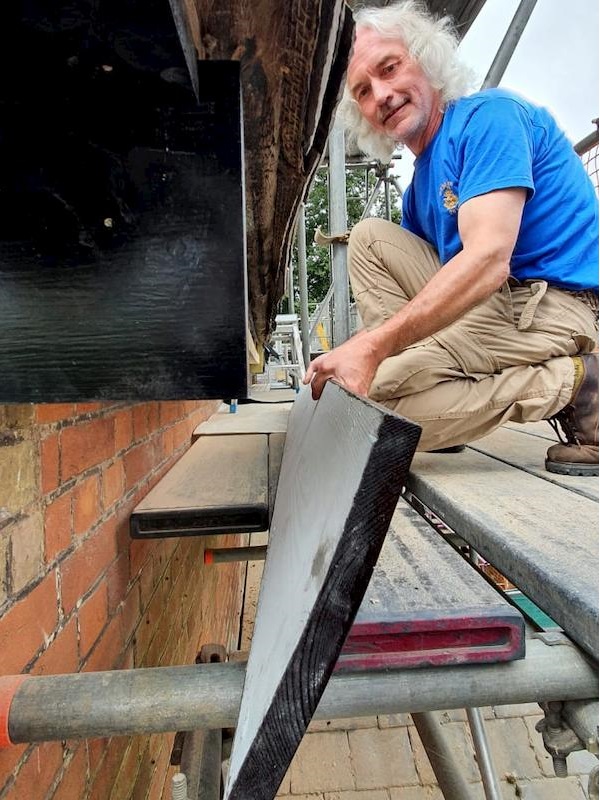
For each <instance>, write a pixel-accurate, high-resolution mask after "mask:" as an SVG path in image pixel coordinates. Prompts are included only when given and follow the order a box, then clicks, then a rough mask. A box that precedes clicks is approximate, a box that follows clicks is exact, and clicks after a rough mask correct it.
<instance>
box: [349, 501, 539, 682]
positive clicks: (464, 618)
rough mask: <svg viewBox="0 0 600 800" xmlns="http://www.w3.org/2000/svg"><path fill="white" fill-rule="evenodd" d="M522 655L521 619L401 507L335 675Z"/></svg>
mask: <svg viewBox="0 0 600 800" xmlns="http://www.w3.org/2000/svg"><path fill="white" fill-rule="evenodd" d="M524 655H525V624H524V621H523V617H522V616H521V614H520V613H519V612H518V611H517V610H516V609H515V608H513V606H511V605H510V604H509V603H508V602H507V601H506V600H504V598H503V597H502V596H501V595H500V594H499V593H498V592H497V591H496V590H495V589H494V588H493V587H492V586H490V584H489V583H488V582H487V581H486V580H485V578H483V576H482V575H481V574H480V573H479V572H477V570H475V569H474V568H473V567H472V566H471V565H470V564H469V563H467V561H465V559H464V558H462V556H460V555H459V554H458V553H457V552H456V551H455V550H454V549H453V548H452V547H451V546H450V545H449V544H448V542H446V541H445V540H444V538H443V537H442V536H440V535H439V534H438V533H437V532H436V531H435V530H433V528H432V527H431V525H429V524H428V523H427V522H426V521H425V520H424V519H423V518H422V517H421V516H419V514H417V512H416V511H414V510H413V509H412V508H411V507H410V506H409V505H408V504H407V503H405V502H403V501H401V502H400V503H399V504H398V507H397V508H396V511H395V512H394V516H393V517H392V523H391V525H390V529H389V531H388V534H387V536H386V537H385V542H384V545H383V548H382V550H381V553H380V555H379V560H378V561H377V564H376V566H375V571H374V572H373V577H372V578H371V582H370V583H369V587H368V589H367V591H366V594H365V596H364V599H363V602H362V604H361V606H360V609H359V611H358V614H357V615H356V619H355V620H354V625H353V626H352V628H351V630H350V633H349V634H348V638H347V639H346V642H345V644H344V647H343V649H342V653H341V655H340V658H339V659H338V663H337V667H336V668H337V669H344V670H348V669H360V670H365V669H382V668H387V667H423V666H433V665H448V664H476V663H495V662H500V661H512V660H514V659H516V658H523V657H524Z"/></svg>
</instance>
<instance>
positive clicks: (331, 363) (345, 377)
mask: <svg viewBox="0 0 600 800" xmlns="http://www.w3.org/2000/svg"><path fill="white" fill-rule="evenodd" d="M373 339H374V337H373V336H372V334H371V333H370V332H369V331H365V330H363V331H361V332H360V333H357V334H356V336H353V337H352V338H351V339H348V341H347V342H344V344H342V345H340V346H339V347H336V348H335V349H334V350H331V352H329V353H324V354H323V355H322V356H319V357H318V358H315V360H314V361H311V363H310V364H309V367H308V369H307V371H306V376H305V378H304V383H310V384H311V391H312V396H313V400H318V399H319V397H320V396H321V393H322V392H323V387H324V386H325V383H326V382H327V381H328V380H329V379H330V378H333V380H335V381H336V382H337V383H339V384H340V385H341V386H343V387H344V388H345V389H348V390H349V391H351V392H354V393H355V394H359V395H363V396H364V397H366V396H367V394H368V392H369V388H370V386H371V382H372V381H373V378H374V377H375V372H376V371H377V367H378V366H379V364H380V363H381V361H382V360H383V359H382V358H381V356H379V355H378V353H377V348H376V347H375V343H374V340H373Z"/></svg>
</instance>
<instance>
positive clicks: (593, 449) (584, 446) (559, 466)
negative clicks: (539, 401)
mask: <svg viewBox="0 0 600 800" xmlns="http://www.w3.org/2000/svg"><path fill="white" fill-rule="evenodd" d="M575 358H579V359H581V363H582V364H583V378H582V380H581V382H580V383H579V386H578V388H577V389H576V390H575V392H574V393H573V397H572V398H571V402H570V403H569V405H568V406H565V407H564V408H563V409H562V411H559V412H558V414H556V415H555V416H554V417H552V418H551V419H549V420H548V422H549V423H550V424H551V425H552V427H553V428H554V430H555V431H556V433H557V434H558V438H559V439H560V441H561V444H555V445H552V447H550V449H549V450H548V452H547V454H546V469H547V470H548V471H549V472H557V473H559V474H561V475H591V476H593V475H598V353H589V354H587V355H583V356H575ZM559 426H560V427H561V428H562V430H563V433H564V437H565V438H563V437H562V436H561V434H560V431H559Z"/></svg>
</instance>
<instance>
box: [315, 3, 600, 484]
mask: <svg viewBox="0 0 600 800" xmlns="http://www.w3.org/2000/svg"><path fill="white" fill-rule="evenodd" d="M355 19H356V39H355V44H354V49H353V53H352V56H351V59H350V63H349V68H348V75H347V84H346V89H345V95H344V100H343V109H342V110H343V113H344V114H345V116H346V119H347V120H348V121H349V127H350V132H351V135H353V136H354V137H355V139H356V141H357V143H358V145H359V146H360V147H361V149H363V150H364V151H365V152H366V153H368V154H369V155H372V156H376V157H378V158H380V159H382V160H386V159H389V156H390V154H391V152H392V150H393V149H394V147H395V146H396V144H397V143H402V144H404V145H405V146H406V147H408V148H409V150H411V151H412V152H413V153H414V155H415V156H416V160H415V172H414V176H413V180H412V182H411V185H410V186H409V188H408V189H407V191H406V193H405V195H404V199H403V219H402V226H401V227H400V226H398V225H395V224H393V223H390V222H388V221H385V220H380V219H368V220H364V221H363V222H360V223H359V224H358V225H356V226H355V227H354V229H353V231H352V234H351V236H350V242H349V249H348V259H349V271H350V279H351V282H352V288H353V292H354V297H355V299H356V302H357V305H358V308H359V311H360V315H361V318H362V321H363V324H364V326H365V327H364V328H363V330H361V331H360V332H359V333H358V334H357V335H355V336H353V337H352V338H351V339H349V340H348V341H347V342H345V343H344V344H342V345H341V346H339V347H337V348H335V349H334V350H332V351H331V352H330V353H326V354H325V355H323V356H320V357H319V358H317V359H315V360H314V361H313V362H312V363H311V365H310V367H309V369H308V371H307V377H306V382H307V383H308V382H311V383H312V393H313V397H315V398H317V397H319V396H320V394H321V392H322V390H323V386H324V384H325V381H327V380H328V379H329V378H333V379H334V380H336V381H338V382H339V383H341V384H342V385H343V386H345V387H346V388H348V389H350V390H352V391H354V392H356V393H358V394H363V395H367V394H368V395H369V396H370V397H371V398H372V399H374V400H376V401H378V402H381V403H383V404H384V405H386V406H388V407H389V408H392V409H394V410H395V411H397V412H398V413H400V414H402V415H404V416H406V417H409V418H410V419H413V420H415V421H416V422H418V423H419V424H420V425H421V426H422V428H423V434H422V438H421V443H420V447H421V449H424V450H433V449H441V448H447V447H452V446H455V445H460V444H463V443H465V442H468V441H472V440H474V439H478V438H480V437H481V436H484V435H485V434H487V433H490V432H491V431H492V430H494V429H495V428H496V427H497V426H498V425H501V424H502V423H504V422H508V421H513V422H531V421H537V420H541V419H547V420H549V421H550V422H551V423H552V424H553V426H554V427H555V429H556V430H557V432H558V427H559V424H560V427H561V428H562V429H563V433H564V437H565V438H562V437H561V444H557V445H554V446H552V447H551V448H550V449H549V451H548V455H547V458H546V468H547V469H549V470H551V471H554V472H561V473H565V474H578V475H594V474H595V475H597V474H598V356H597V354H596V353H593V351H594V350H595V349H596V342H597V330H598V329H597V309H598V280H597V265H598V245H597V230H598V204H597V199H596V196H595V193H594V189H593V187H592V184H591V182H590V180H589V178H588V176H587V175H586V173H585V171H584V169H583V167H582V165H581V162H580V160H579V158H578V157H577V155H576V154H575V152H574V151H573V148H572V145H571V144H570V143H569V142H568V140H567V139H566V137H565V136H564V134H563V133H562V132H561V131H560V129H559V128H558V126H557V124H556V122H555V121H554V119H553V118H552V117H551V115H550V114H549V113H548V112H547V111H546V110H545V109H543V108H539V107H537V106H535V105H533V104H532V103H530V102H528V101H526V100H524V99H523V98H521V97H519V96H517V95H515V94H512V93H510V92H507V91H503V90H498V89H491V90H487V91H482V92H477V93H475V94H471V95H468V94H467V88H468V85H469V81H470V72H469V71H468V70H467V69H466V68H465V67H464V66H463V65H462V64H461V63H460V62H459V60H458V58H457V55H456V47H457V39H456V36H455V34H454V32H453V30H452V28H451V25H450V21H449V20H448V18H444V19H441V20H436V19H434V18H433V17H431V16H430V15H429V14H428V13H427V11H426V10H425V9H424V8H423V6H422V5H421V4H420V3H418V2H415V0H405V1H404V2H398V3H396V4H394V5H392V6H388V7H387V8H382V9H368V8H367V9H363V10H361V11H359V12H358V13H357V14H356V17H355ZM559 436H560V434H559Z"/></svg>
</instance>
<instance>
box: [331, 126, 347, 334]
mask: <svg viewBox="0 0 600 800" xmlns="http://www.w3.org/2000/svg"><path fill="white" fill-rule="evenodd" d="M347 227H348V216H347V207H346V148H345V144H344V128H343V126H342V123H341V122H339V121H337V120H336V122H335V124H334V126H333V130H332V131H331V133H330V135H329V229H330V232H331V233H332V234H334V235H336V236H339V235H342V234H344V233H346V228H347ZM346 255H347V253H346V245H345V244H342V243H341V242H334V243H333V244H332V245H331V270H332V273H333V281H332V282H333V344H334V345H335V346H336V347H337V346H338V345H340V344H343V342H345V341H346V339H348V338H349V337H350V287H349V284H348V264H347V260H346Z"/></svg>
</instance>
